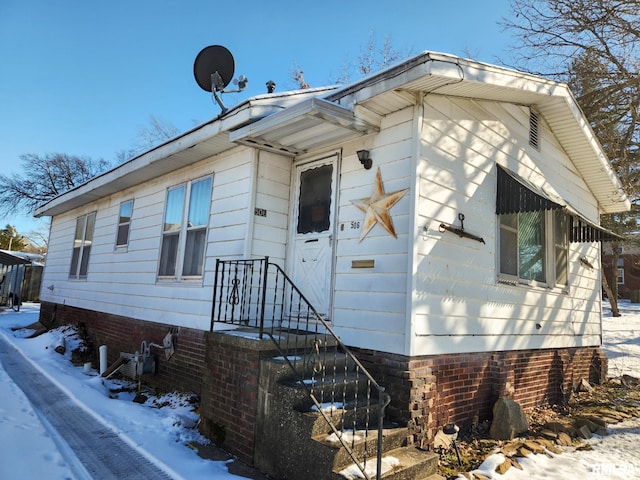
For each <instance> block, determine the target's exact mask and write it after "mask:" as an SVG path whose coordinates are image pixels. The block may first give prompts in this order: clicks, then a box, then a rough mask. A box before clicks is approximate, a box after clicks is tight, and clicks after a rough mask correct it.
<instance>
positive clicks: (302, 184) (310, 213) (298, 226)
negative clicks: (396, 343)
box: [291, 157, 336, 319]
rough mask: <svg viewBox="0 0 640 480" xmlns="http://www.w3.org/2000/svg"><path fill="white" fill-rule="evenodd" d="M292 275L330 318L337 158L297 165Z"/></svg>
mask: <svg viewBox="0 0 640 480" xmlns="http://www.w3.org/2000/svg"><path fill="white" fill-rule="evenodd" d="M295 192H296V193H295V196H294V199H295V202H296V203H295V205H296V208H295V212H294V222H293V241H292V246H293V249H292V250H293V252H292V262H291V270H292V272H291V275H292V278H293V281H294V283H295V284H296V285H297V286H298V288H299V289H300V291H301V292H302V294H303V295H304V296H305V297H306V298H307V300H309V302H310V303H311V304H312V305H313V307H314V308H315V309H316V310H317V311H318V313H320V314H322V315H323V316H324V317H325V318H327V319H328V318H329V314H330V305H331V273H332V268H333V230H334V219H335V210H336V208H335V202H336V157H330V158H327V159H323V160H320V161H316V162H313V163H307V164H304V165H299V166H297V167H296V190H295Z"/></svg>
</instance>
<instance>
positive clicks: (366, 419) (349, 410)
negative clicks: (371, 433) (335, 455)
mask: <svg viewBox="0 0 640 480" xmlns="http://www.w3.org/2000/svg"><path fill="white" fill-rule="evenodd" d="M379 411H380V408H379V406H378V404H377V403H376V404H367V403H366V402H364V401H361V402H358V403H357V404H353V403H347V404H345V405H342V404H341V403H337V404H334V405H333V406H326V407H325V408H324V409H323V414H324V415H323V414H321V413H320V412H318V410H317V409H316V408H313V407H312V408H311V409H310V410H308V411H303V412H301V414H302V416H303V418H304V422H305V423H306V424H307V429H308V431H309V433H310V435H311V437H321V436H322V435H330V434H331V433H332V432H333V430H332V429H331V427H330V426H329V423H328V422H327V419H325V417H327V418H328V419H329V421H331V423H332V424H333V425H334V427H335V428H336V429H338V430H341V429H343V428H347V429H354V426H355V429H360V428H369V429H375V428H377V426H378V412H379ZM391 426H392V425H389V427H391Z"/></svg>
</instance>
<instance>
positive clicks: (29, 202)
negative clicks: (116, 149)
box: [0, 153, 110, 214]
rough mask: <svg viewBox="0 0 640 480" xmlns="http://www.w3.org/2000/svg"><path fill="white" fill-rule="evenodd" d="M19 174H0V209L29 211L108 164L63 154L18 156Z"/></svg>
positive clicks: (103, 169) (3, 211) (103, 168)
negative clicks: (20, 171) (19, 163)
mask: <svg viewBox="0 0 640 480" xmlns="http://www.w3.org/2000/svg"><path fill="white" fill-rule="evenodd" d="M20 161H21V164H22V173H14V174H12V175H0V212H2V213H4V214H12V213H16V212H28V213H31V212H32V211H33V210H35V209H36V208H37V207H38V206H40V205H42V204H44V203H46V202H47V201H49V200H51V199H52V198H54V197H56V196H58V195H60V194H61V193H64V192H66V191H67V190H70V189H72V188H74V187H77V186H78V185H80V184H82V183H84V182H86V181H87V180H89V179H91V178H93V177H94V176H96V175H98V174H99V173H102V172H104V171H106V170H107V169H108V168H109V166H110V165H109V163H108V162H106V161H105V160H93V159H91V158H89V157H77V156H73V155H67V154H64V153H49V154H47V155H44V156H40V155H36V154H33V153H27V154H25V155H21V156H20Z"/></svg>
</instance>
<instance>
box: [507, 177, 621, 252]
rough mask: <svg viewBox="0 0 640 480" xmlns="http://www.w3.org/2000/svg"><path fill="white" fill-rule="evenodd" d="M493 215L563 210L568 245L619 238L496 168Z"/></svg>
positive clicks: (531, 185) (537, 189)
mask: <svg viewBox="0 0 640 480" xmlns="http://www.w3.org/2000/svg"><path fill="white" fill-rule="evenodd" d="M497 177H498V185H497V192H496V214H498V215H502V214H508V213H521V212H537V211H541V210H557V209H563V210H564V211H565V212H566V213H567V215H568V216H569V241H571V242H600V241H610V240H620V239H622V237H621V236H620V235H618V234H616V233H614V232H612V231H610V230H607V229H605V228H602V227H601V226H599V225H596V224H595V223H593V222H590V221H589V220H587V219H586V218H585V217H584V216H583V215H580V213H578V211H577V210H576V209H575V208H573V207H572V206H571V205H569V204H568V203H567V202H566V201H564V200H562V199H561V198H559V197H557V196H556V195H553V194H551V193H550V192H546V191H544V189H543V188H541V187H539V186H537V185H534V184H533V183H531V182H529V181H528V180H526V179H524V178H522V177H521V176H520V175H518V174H517V173H515V172H512V171H511V170H508V169H506V168H504V167H501V166H500V165H498V175H497Z"/></svg>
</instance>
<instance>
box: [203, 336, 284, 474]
mask: <svg viewBox="0 0 640 480" xmlns="http://www.w3.org/2000/svg"><path fill="white" fill-rule="evenodd" d="M206 347H207V348H206V351H207V357H206V365H207V368H206V370H205V374H204V377H203V387H202V401H201V404H200V413H201V415H202V423H201V426H200V431H201V432H202V433H203V434H204V435H206V436H207V437H208V438H210V439H212V440H213V441H214V442H216V444H218V445H220V446H222V447H223V448H224V449H225V450H227V451H228V452H231V453H233V454H234V455H236V456H237V457H238V458H239V459H240V460H242V461H243V462H245V463H248V464H249V465H252V464H253V453H254V447H255V442H256V439H255V436H256V434H255V429H256V423H257V415H258V382H259V375H260V360H261V359H262V358H265V357H267V356H268V357H273V356H274V355H277V351H276V349H275V348H274V346H273V343H272V342H271V340H269V339H268V338H267V337H265V339H264V340H259V339H257V338H255V339H251V338H242V337H238V336H234V335H226V334H224V333H219V332H211V333H207V334H206Z"/></svg>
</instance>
